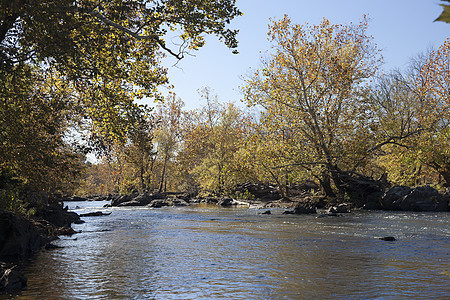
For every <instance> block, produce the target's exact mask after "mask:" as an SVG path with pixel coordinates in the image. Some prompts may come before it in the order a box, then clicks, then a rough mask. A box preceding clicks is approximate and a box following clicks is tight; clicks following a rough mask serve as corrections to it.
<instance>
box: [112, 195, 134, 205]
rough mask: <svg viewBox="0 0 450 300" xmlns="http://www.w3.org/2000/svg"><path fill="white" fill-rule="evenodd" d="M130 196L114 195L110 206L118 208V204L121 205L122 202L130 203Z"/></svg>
mask: <svg viewBox="0 0 450 300" xmlns="http://www.w3.org/2000/svg"><path fill="white" fill-rule="evenodd" d="M131 199H132V198H131V196H130V195H116V196H115V197H114V198H113V199H112V200H111V206H119V204H122V203H124V202H129V201H131Z"/></svg>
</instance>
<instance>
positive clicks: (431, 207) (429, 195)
mask: <svg viewBox="0 0 450 300" xmlns="http://www.w3.org/2000/svg"><path fill="white" fill-rule="evenodd" d="M449 198H450V197H448V196H446V195H443V194H440V193H439V192H438V191H437V190H436V189H434V188H432V187H430V186H428V185H426V186H420V187H416V188H415V189H413V190H412V191H411V192H410V193H409V194H407V195H406V196H404V197H403V198H402V200H401V202H400V204H399V207H400V209H401V210H409V211H447V209H448V203H449Z"/></svg>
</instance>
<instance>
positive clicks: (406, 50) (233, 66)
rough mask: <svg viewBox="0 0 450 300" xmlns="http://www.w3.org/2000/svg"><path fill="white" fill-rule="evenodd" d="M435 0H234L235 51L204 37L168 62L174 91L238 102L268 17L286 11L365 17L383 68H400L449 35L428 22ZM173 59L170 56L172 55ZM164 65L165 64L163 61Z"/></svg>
mask: <svg viewBox="0 0 450 300" xmlns="http://www.w3.org/2000/svg"><path fill="white" fill-rule="evenodd" d="M439 3H440V2H439V1H438V0H340V1H336V0H322V1H313V0H260V1H258V0H237V6H238V7H239V9H240V10H241V11H242V12H243V13H244V15H243V16H242V17H240V18H237V19H235V20H234V21H233V22H232V24H231V26H232V28H236V29H239V31H240V32H239V35H238V39H239V48H238V50H239V52H240V54H238V55H234V54H232V53H231V51H230V50H229V49H228V48H227V47H226V46H225V45H224V44H222V43H221V42H219V41H218V39H217V38H216V37H208V38H207V44H206V45H205V47H204V48H202V49H201V50H200V51H197V52H195V53H193V54H194V55H195V57H191V56H187V57H186V58H184V59H183V60H182V61H180V62H179V63H178V65H177V67H169V79H170V81H171V83H172V84H173V85H174V86H175V88H174V90H173V91H174V92H175V93H176V94H177V96H178V97H180V98H181V99H182V100H183V101H184V102H185V103H186V108H187V109H192V108H197V107H199V106H202V105H204V103H202V101H200V96H199V94H198V93H197V90H198V89H201V88H202V87H204V86H209V87H211V88H212V89H213V90H214V91H215V93H216V94H217V95H218V96H219V99H220V100H221V101H223V102H226V101H232V102H239V101H240V99H241V98H242V95H241V93H240V91H239V87H240V86H242V85H243V81H242V80H241V77H242V76H243V75H245V74H246V73H248V71H249V69H251V68H253V69H254V68H258V66H259V62H260V57H261V54H264V53H265V52H266V51H268V50H269V49H270V44H269V42H268V41H267V25H268V24H269V19H270V18H272V19H279V18H281V17H283V15H284V14H287V15H288V16H289V17H290V18H291V20H292V22H295V23H298V24H304V23H305V22H308V23H310V24H318V23H320V22H321V21H322V19H323V18H324V17H325V18H327V19H329V20H330V21H331V22H332V23H350V22H353V23H358V22H359V21H360V20H361V17H362V15H363V14H366V15H368V16H369V18H370V23H369V34H371V35H372V36H373V37H374V39H375V42H376V43H377V45H378V47H379V48H380V49H382V50H383V52H382V53H383V56H384V61H385V65H384V68H385V69H386V70H390V69H393V68H403V67H405V66H406V65H407V63H408V61H409V60H410V58H411V57H413V56H415V55H417V54H419V53H421V52H424V51H426V49H427V48H429V47H433V46H434V47H438V46H439V45H441V44H442V43H443V42H444V40H445V39H446V38H447V37H449V36H450V24H446V23H442V22H433V21H434V19H436V18H437V17H438V16H439V14H440V13H441V11H442V8H441V7H440V6H439ZM172 63H173V61H172ZM167 65H171V63H170V62H167Z"/></svg>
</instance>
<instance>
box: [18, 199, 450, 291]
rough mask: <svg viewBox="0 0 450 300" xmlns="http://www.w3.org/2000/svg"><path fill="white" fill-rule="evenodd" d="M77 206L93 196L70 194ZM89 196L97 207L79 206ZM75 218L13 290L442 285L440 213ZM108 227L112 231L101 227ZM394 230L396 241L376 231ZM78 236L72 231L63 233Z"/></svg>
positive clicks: (189, 211)
mask: <svg viewBox="0 0 450 300" xmlns="http://www.w3.org/2000/svg"><path fill="white" fill-rule="evenodd" d="M70 205H71V207H75V205H79V206H80V207H81V209H80V210H78V211H79V212H86V211H93V210H97V209H100V208H101V206H102V203H89V202H86V203H76V204H74V203H71V204H70ZM95 205H96V206H98V207H96V208H95V209H94V208H89V207H86V206H95ZM111 211H112V214H111V215H110V216H108V217H90V218H85V220H86V221H87V223H85V224H81V225H76V228H75V229H76V230H82V231H83V232H82V233H80V234H78V235H76V236H74V237H73V238H64V239H62V240H60V241H58V243H59V245H61V246H63V247H64V248H62V249H56V250H52V251H48V252H43V253H41V254H40V255H38V257H36V259H35V260H34V262H33V263H32V264H31V265H30V267H29V269H28V274H27V275H28V277H29V288H28V290H26V291H24V292H23V293H22V294H21V295H18V296H16V297H15V298H17V299H36V298H41V299H304V298H306V299H308V298H318V299H335V298H345V299H349V298H350V299H351V298H353V299H360V298H383V299H386V298H388V299H389V298H390V299H400V298H415V299H416V298H423V299H429V298H437V299H439V298H442V299H444V298H445V297H446V296H448V295H449V293H450V291H449V289H448V277H447V276H445V275H443V274H442V273H443V272H444V271H448V270H449V269H450V268H449V236H450V232H449V228H450V226H449V225H450V219H449V216H448V214H446V213H443V214H405V213H355V214H350V215H346V216H344V217H340V218H322V219H316V218H315V217H314V216H286V215H281V214H280V213H281V212H277V211H275V212H274V214H272V215H260V214H259V212H258V211H256V210H248V209H216V208H211V207H197V208H194V207H186V208H167V209H158V210H151V209H141V208H113V209H111ZM105 229H110V230H111V231H104V230H105ZM385 235H394V236H396V237H398V239H399V240H398V241H397V242H394V243H392V242H384V241H380V240H378V239H377V238H376V237H378V236H385ZM74 238H76V240H73V239H74Z"/></svg>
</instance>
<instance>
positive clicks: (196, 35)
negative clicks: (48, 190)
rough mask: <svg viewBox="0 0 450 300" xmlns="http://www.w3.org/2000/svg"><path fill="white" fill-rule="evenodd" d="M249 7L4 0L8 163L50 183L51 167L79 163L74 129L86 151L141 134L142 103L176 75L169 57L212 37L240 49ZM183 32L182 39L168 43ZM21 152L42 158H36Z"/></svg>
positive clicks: (4, 148) (225, 2)
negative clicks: (240, 20)
mask: <svg viewBox="0 0 450 300" xmlns="http://www.w3.org/2000/svg"><path fill="white" fill-rule="evenodd" d="M240 14H241V13H240V11H239V10H238V9H237V8H236V7H235V1H234V0H217V1H205V0H194V1H179V0H163V1H131V0H130V1H128V0H127V1H122V0H107V1H92V0H77V1H68V0H55V1H46V0H44V1H28V0H17V1H13V0H3V1H0V20H1V22H0V82H2V87H1V92H2V95H0V97H1V100H2V103H0V108H1V109H2V111H1V112H0V113H1V117H2V118H3V119H2V124H1V125H2V129H3V132H2V134H1V138H2V140H1V143H0V148H1V149H0V152H1V153H2V154H5V155H4V156H2V161H1V163H0V168H2V169H1V170H3V169H5V168H13V169H14V170H19V169H21V170H22V171H20V172H21V174H22V175H23V174H25V173H24V170H25V169H26V168H28V170H29V171H30V172H29V173H28V175H27V176H26V177H27V178H28V179H27V180H29V179H30V178H31V177H34V178H41V181H42V180H44V178H43V176H42V172H40V171H39V168H40V166H41V165H46V166H47V165H49V164H58V165H60V164H62V162H60V161H59V160H60V159H61V157H65V158H67V159H69V157H70V156H71V155H73V159H71V160H69V161H71V162H75V161H77V159H78V157H79V156H78V154H76V153H75V152H74V151H75V150H77V149H76V148H74V147H72V148H71V147H69V146H68V145H67V143H65V141H66V140H67V137H68V136H69V135H70V134H72V133H75V135H76V136H77V138H76V139H73V140H72V141H74V142H75V141H83V143H84V144H83V143H79V145H78V148H82V150H83V152H87V151H93V150H97V151H99V152H101V153H105V152H108V151H112V149H113V148H114V147H116V146H117V145H120V146H123V145H126V144H127V143H128V142H129V140H130V139H138V140H139V139H140V138H137V136H136V131H135V130H134V129H133V128H134V126H136V124H138V123H139V122H140V121H139V120H141V119H142V118H144V116H145V114H146V110H147V108H146V107H144V106H142V105H139V104H138V103H136V102H135V100H138V99H141V98H143V97H151V98H154V99H155V100H158V99H160V98H161V96H160V94H159V93H158V90H157V89H158V87H159V86H160V85H163V84H166V83H167V82H168V79H167V76H166V73H167V72H166V69H165V68H164V67H163V66H162V65H161V59H163V57H165V56H166V55H170V56H173V57H175V58H176V59H182V58H183V57H184V55H185V54H186V53H187V52H189V51H191V50H196V49H199V48H200V47H202V46H203V45H204V40H203V36H204V35H205V34H213V35H216V36H218V37H219V39H220V40H222V41H223V42H224V43H225V44H226V45H227V46H228V47H230V48H231V49H235V48H236V47H237V40H236V35H237V31H236V30H232V29H229V23H230V21H231V20H232V19H234V18H235V17H237V16H239V15H240ZM174 36H176V37H178V41H179V43H176V44H174V45H170V44H168V43H167V42H166V41H169V40H173V39H174ZM41 74H45V76H48V78H49V79H48V80H50V78H51V81H52V82H53V84H52V85H51V87H52V89H51V90H48V91H46V92H45V97H41V96H36V95H43V93H42V90H43V89H42V84H41V82H43V81H42V80H41V79H40V76H41ZM34 81H36V82H34ZM33 106H35V107H34V109H33ZM41 112H42V114H40V113H41ZM10 120H11V121H13V122H10ZM40 121H42V122H40ZM53 123H55V124H56V125H55V126H53V125H54V124H53ZM15 125H20V126H17V127H16V128H14V126H15ZM19 129H20V130H28V131H27V132H26V133H25V135H26V137H27V138H28V139H29V140H28V141H25V142H24V140H21V139H20V138H19V137H20V135H21V134H23V131H19V133H20V134H17V130H19ZM133 130H134V131H133ZM28 133H29V135H28ZM134 142H137V140H135V141H134ZM138 144H142V143H140V142H138ZM17 149H21V151H22V152H21V153H33V154H36V156H35V157H34V158H33V160H27V158H26V156H23V155H22V156H21V155H16V154H17V151H16V150H17ZM50 149H53V151H51V150H50ZM57 149H60V153H58V154H55V152H57ZM11 150H13V151H11ZM42 150H45V151H42ZM63 153H64V155H63ZM44 154H46V155H44ZM47 154H49V155H47ZM50 154H51V155H50ZM17 162H20V164H22V166H23V168H19V167H17V165H18V163H17ZM27 162H28V163H27ZM64 162H67V161H64ZM1 170H0V171H1ZM5 170H6V169H5ZM67 170H70V168H67ZM68 173H69V172H66V174H68ZM55 174H57V173H55ZM58 174H59V173H58ZM55 177H56V175H55ZM61 178H62V177H61ZM47 179H48V180H49V178H47ZM141 184H142V182H141ZM35 186H40V184H35Z"/></svg>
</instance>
